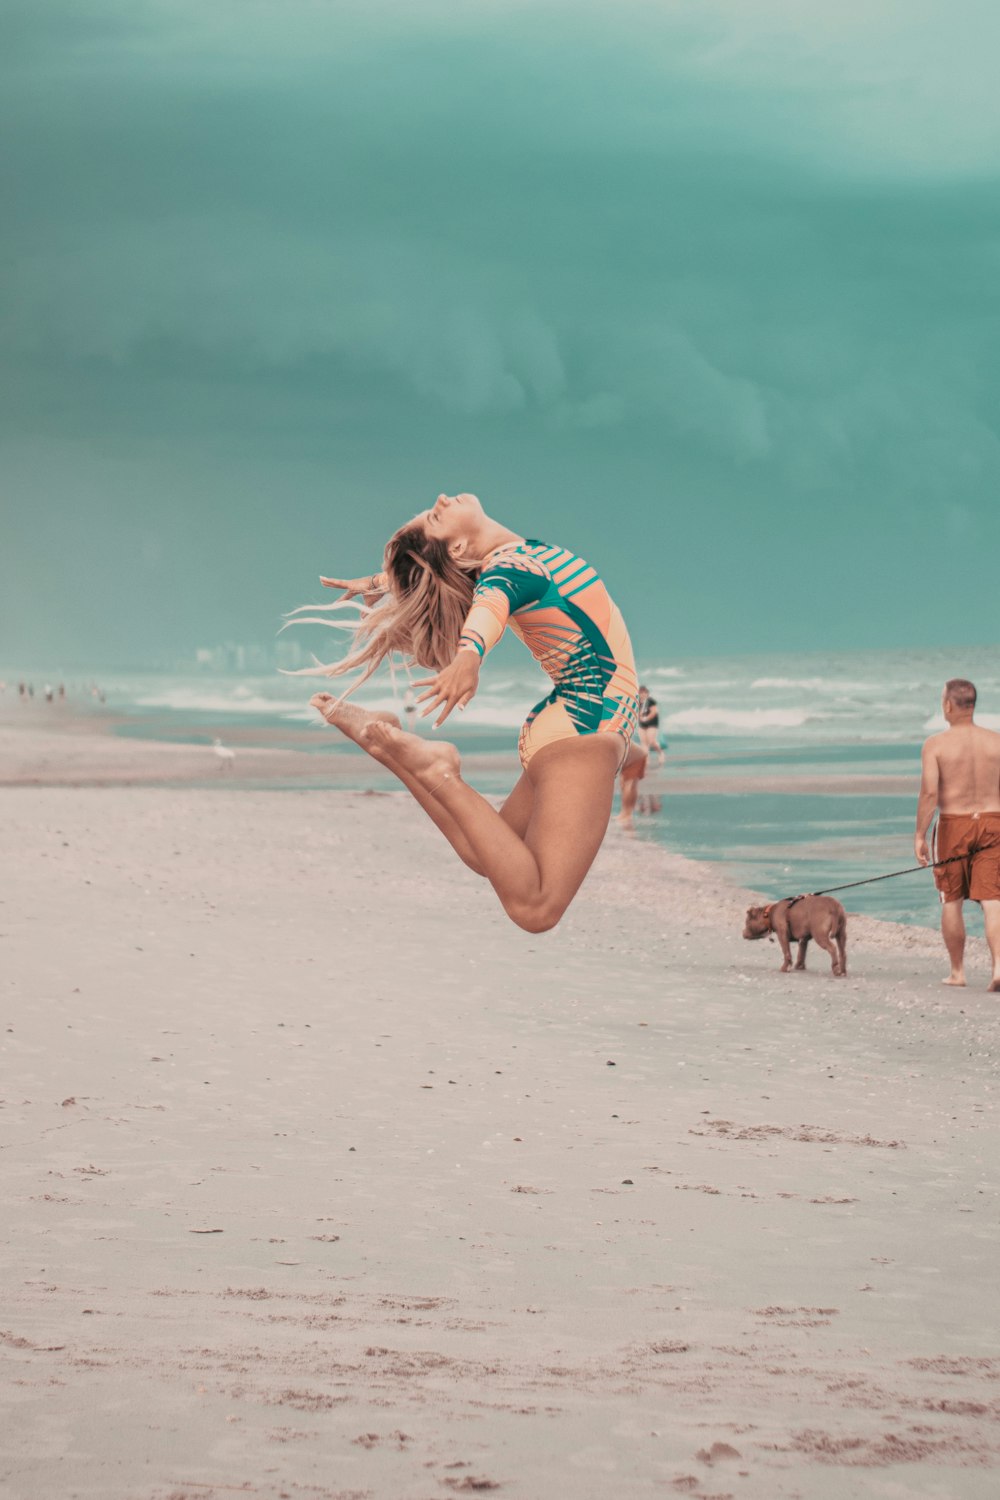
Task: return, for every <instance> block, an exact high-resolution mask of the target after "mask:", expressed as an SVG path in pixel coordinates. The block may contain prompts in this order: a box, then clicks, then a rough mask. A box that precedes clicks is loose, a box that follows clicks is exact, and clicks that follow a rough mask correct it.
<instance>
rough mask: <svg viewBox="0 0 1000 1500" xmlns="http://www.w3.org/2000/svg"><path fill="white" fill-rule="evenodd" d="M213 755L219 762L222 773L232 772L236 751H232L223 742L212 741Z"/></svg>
mask: <svg viewBox="0 0 1000 1500" xmlns="http://www.w3.org/2000/svg"><path fill="white" fill-rule="evenodd" d="M212 753H213V755H215V757H216V758H217V760H218V762H219V770H220V771H223V772H225V771H232V770H233V769H234V763H235V760H236V751H235V750H230V749H229V747H228V745H224V744H223V743H222V741H221V740H213V741H212Z"/></svg>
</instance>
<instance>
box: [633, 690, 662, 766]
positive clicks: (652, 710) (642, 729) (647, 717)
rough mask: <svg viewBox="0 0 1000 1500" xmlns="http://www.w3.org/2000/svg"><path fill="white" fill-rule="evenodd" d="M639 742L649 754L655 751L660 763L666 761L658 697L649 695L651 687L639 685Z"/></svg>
mask: <svg viewBox="0 0 1000 1500" xmlns="http://www.w3.org/2000/svg"><path fill="white" fill-rule="evenodd" d="M639 743H640V744H641V745H643V746H644V747H645V750H646V752H647V754H648V755H652V754H653V753H654V752H655V753H656V754H657V755H658V756H659V757H660V765H661V766H662V765H663V764H664V762H665V761H666V758H667V757H666V756H665V755H664V753H663V748H662V746H661V744H660V710H659V707H658V705H657V702H656V699H655V698H651V697H650V695H649V688H648V687H643V686H642V685H641V684H640V686H639Z"/></svg>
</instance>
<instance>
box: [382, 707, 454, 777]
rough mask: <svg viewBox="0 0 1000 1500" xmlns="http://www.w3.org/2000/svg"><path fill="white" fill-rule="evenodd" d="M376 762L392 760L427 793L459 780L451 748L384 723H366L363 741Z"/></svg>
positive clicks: (451, 746) (452, 746)
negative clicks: (444, 783) (452, 780)
mask: <svg viewBox="0 0 1000 1500" xmlns="http://www.w3.org/2000/svg"><path fill="white" fill-rule="evenodd" d="M362 743H363V745H364V747H365V749H366V750H367V751H368V752H369V754H370V755H374V756H375V759H376V760H381V759H383V758H385V759H387V760H391V761H392V762H393V763H394V764H395V765H398V766H402V768H403V770H404V771H408V772H409V773H410V775H411V776H413V777H414V778H415V779H416V780H417V781H419V782H420V785H421V786H422V787H424V788H425V789H426V790H427V791H428V792H436V791H437V789H438V787H439V786H440V785H441V783H442V782H443V781H447V780H448V779H449V778H454V779H455V780H457V779H458V776H459V772H460V770H461V766H462V762H461V759H460V757H459V754H458V751H457V750H456V748H455V746H454V745H449V744H447V743H446V742H441V743H439V742H438V741H436V740H425V739H422V738H421V737H420V735H419V734H407V733H406V732H405V731H404V730H402V729H399V728H398V727H396V726H395V725H393V724H390V723H388V722H387V721H386V720H384V719H382V720H375V721H374V722H372V723H370V724H368V725H367V726H366V728H365V731H364V739H363V741H362Z"/></svg>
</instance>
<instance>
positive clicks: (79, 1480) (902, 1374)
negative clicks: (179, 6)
mask: <svg viewBox="0 0 1000 1500" xmlns="http://www.w3.org/2000/svg"><path fill="white" fill-rule="evenodd" d="M11 733H16V734H18V735H19V736H20V738H19V740H18V744H19V746H20V748H19V749H16V750H13V751H12V750H11V749H10V742H9V740H8V741H7V742H6V743H0V779H2V780H4V781H5V782H7V783H8V784H7V785H5V786H4V787H3V788H0V829H2V848H3V850H4V864H5V868H6V873H7V877H8V878H7V880H6V881H5V892H4V904H3V906H2V907H0V934H2V936H0V955H2V957H0V972H2V982H3V1007H2V1012H3V1013H2V1017H0V1037H2V1041H3V1043H4V1053H3V1064H2V1080H3V1083H2V1088H0V1093H2V1096H3V1101H4V1107H3V1115H2V1120H3V1124H2V1144H3V1148H4V1149H3V1150H2V1151H0V1170H2V1172H3V1177H4V1189H5V1203H6V1212H5V1216H4V1223H3V1227H2V1229H0V1245H2V1250H3V1270H4V1274H3V1286H4V1293H3V1315H2V1317H0V1348H2V1351H3V1375H2V1377H0V1399H2V1403H3V1417H2V1420H0V1496H2V1497H3V1500H36V1497H42V1496H45V1497H52V1496H57V1497H88V1500H89V1497H101V1500H181V1497H185V1500H193V1497H196V1496H197V1497H200V1500H204V1497H210V1500H212V1497H216V1500H227V1497H230V1496H232V1495H233V1494H247V1495H254V1496H264V1497H267V1500H278V1497H281V1496H290V1497H295V1500H299V1497H323V1500H330V1497H334V1496H337V1497H342V1500H346V1497H348V1496H350V1497H357V1500H359V1497H362V1496H364V1497H373V1500H431V1497H434V1496H441V1497H444V1496H448V1495H451V1494H472V1493H487V1492H496V1493H497V1494H499V1495H509V1496H511V1497H523V1500H535V1497H538V1496H541V1495H557V1496H560V1497H562V1496H566V1497H583V1500H604V1497H607V1496H610V1495H614V1496H616V1497H617V1496H626V1497H631V1496H636V1497H638V1496H646V1495H650V1496H652V1495H690V1496H694V1497H700V1500H708V1497H714V1500H721V1497H723V1496H732V1497H734V1500H735V1497H751V1500H772V1497H802V1500H814V1497H815V1500H827V1497H830V1500H832V1497H838V1500H839V1497H844V1496H852V1497H853V1496H858V1495H860V1496H872V1497H876V1496H878V1497H907V1496H921V1497H923V1496H926V1497H932V1496H933V1497H949V1500H952V1497H959V1500H966V1497H968V1500H980V1497H982V1500H986V1497H992V1496H994V1495H995V1494H996V1492H997V1486H998V1482H1000V1476H998V1468H1000V1342H998V1339H997V1335H996V1327H997V1316H996V1314H997V1302H998V1296H997V1291H996V1282H997V1276H996V1266H997V1263H998V1253H997V1252H998V1241H1000V1226H998V1217H997V1190H996V1173H995V1163H996V1160H997V1155H998V1146H1000V1139H998V1117H997V1098H998V1094H997V1086H998V1070H997V1061H996V1038H997V1025H998V1022H997V1018H998V1014H1000V1011H998V1007H997V1002H996V1000H995V998H991V997H990V996H988V995H987V994H986V993H985V990H984V986H985V983H986V976H987V967H986V963H985V959H984V950H983V948H982V945H981V944H980V943H977V944H976V945H974V951H973V953H972V954H971V958H970V973H971V979H972V987H970V988H969V989H968V990H966V991H964V992H956V991H949V990H945V989H943V988H942V987H941V985H940V982H939V981H940V978H941V976H942V973H943V971H944V964H943V954H942V952H941V951H940V945H939V939H938V938H937V936H936V935H935V934H933V933H930V932H925V931H922V930H920V929H914V928H900V927H895V926H893V925H892V924H887V923H878V922H875V921H872V920H865V919H861V918H855V919H853V920H852V924H851V934H850V966H851V971H852V972H851V973H850V975H849V977H848V978H847V979H846V980H838V981H834V980H832V979H831V978H829V976H828V973H827V971H826V968H825V960H824V959H823V956H822V955H813V954H811V955H810V969H809V971H808V972H807V973H806V974H798V975H796V974H793V975H781V974H779V973H778V972H777V965H778V952H777V949H776V948H775V947H773V946H771V945H769V944H766V943H758V944H748V943H744V942H743V941H742V940H741V938H740V936H739V932H740V925H741V924H740V918H741V915H742V911H743V908H744V905H745V904H746V899H747V897H746V894H745V893H742V892H740V891H738V890H736V889H734V888H732V887H730V886H728V885H727V884H726V883H725V881H724V878H723V872H722V871H721V869H720V868H719V867H718V866H712V867H709V866H699V865H696V864H693V863H692V862H690V861H686V860H683V859H680V858H678V857H676V856H673V855H671V854H669V853H667V852H666V851H664V850H661V849H658V848H655V847H651V846H649V845H647V844H643V843H640V842H637V841H630V840H629V839H627V838H626V837H625V836H624V835H622V833H621V832H620V831H619V830H618V829H617V828H612V830H611V831H610V833H609V836H608V840H607V842H606V844H605V847H604V849H603V851H602V854H601V856H600V858H599V861H598V864H597V866H596V867H595V870H594V872H593V874H592V876H591V878H590V880H589V881H588V883H587V885H586V886H585V888H584V891H583V892H582V894H581V896H580V897H579V898H578V901H577V903H576V904H575V905H574V907H573V909H572V911H571V913H570V914H569V916H568V917H567V919H566V920H565V921H564V923H563V924H562V926H561V927H560V929H558V930H557V931H556V932H554V933H551V934H546V935H544V936H541V937H533V936H529V935H527V934H523V933H520V932H518V931H517V930H516V929H514V928H513V927H512V926H511V925H510V924H509V923H508V922H507V920H506V918H504V917H503V916H502V915H501V914H500V913H499V910H498V908H497V905H496V902H495V899H494V898H493V896H492V893H491V892H490V891H489V889H488V888H487V887H486V886H485V885H484V884H483V883H482V882H480V881H478V880H476V878H475V877H473V876H472V875H471V874H469V872H468V871H466V870H465V869H464V867H463V866H461V865H460V864H459V863H458V862H457V861H456V860H455V859H454V857H453V856H452V855H451V853H450V851H449V850H448V849H447V847H446V846H445V845H444V844H443V843H442V842H441V840H440V838H439V836H438V835H437V834H436V833H435V831H434V830H433V829H432V828H430V827H429V826H428V825H427V823H426V821H425V820H424V819H423V817H422V815H421V814H420V813H419V811H418V810H417V809H415V808H414V806H413V805H412V803H410V802H409V801H408V800H407V799H406V798H405V797H404V796H398V795H391V796H387V795H381V794H379V793H378V792H371V791H370V792H369V793H368V794H365V793H363V792H357V793H352V792H347V791H342V790H341V791H338V790H336V789H332V790H327V789H314V788H312V787H309V786H303V787H301V788H295V789H291V790H282V791H277V790H269V789H266V788H265V789H262V788H259V787H254V786H252V785H249V786H248V785H247V784H245V783H241V782H239V781H238V780H236V779H235V778H234V780H233V782H232V784H230V783H228V782H227V783H222V782H220V783H219V784H218V785H215V786H201V785H188V786H184V785H175V784H161V785H126V784H122V783H123V782H126V781H128V780H129V779H130V763H129V761H128V752H127V751H121V750H118V749H115V750H108V746H109V745H110V744H112V743H115V744H123V745H125V746H126V747H129V748H130V753H131V754H132V756H133V757H134V761H133V762H132V763H131V770H132V771H133V772H134V773H135V779H136V780H137V781H141V780H143V779H144V778H143V777H142V776H140V775H139V772H138V770H137V767H138V766H139V764H140V762H141V761H142V757H143V756H145V755H147V754H148V755H150V757H151V758H152V759H151V760H150V762H148V763H147V764H152V760H153V759H155V758H156V756H157V755H159V754H160V752H161V751H162V750H163V748H164V747H154V750H146V749H142V748H139V749H137V748H136V747H135V743H134V742H129V741H117V742H112V741H107V740H102V737H101V736H99V735H98V736H90V738H91V740H92V742H93V743H92V748H91V750H90V751H87V752H84V751H83V749H82V740H83V738H84V736H79V737H77V736H69V738H68V739H67V737H66V736H63V737H62V741H63V744H64V745H65V746H66V755H65V757H64V759H65V758H66V757H70V758H71V754H80V755H84V754H89V755H92V756H93V757H94V760H93V761H92V762H91V763H90V765H89V772H88V774H89V775H90V776H93V777H95V779H97V780H100V779H101V778H102V776H103V779H104V781H105V782H106V783H107V784H103V785H96V786H81V785H75V786H73V785H58V784H56V785H11V784H10V783H11V782H13V781H15V780H16V777H17V776H18V775H23V774H24V770H23V768H24V765H25V762H26V761H27V762H30V763H33V764H35V765H36V766H37V762H38V759H39V757H40V755H41V754H42V752H43V750H44V751H45V753H48V754H53V755H55V756H56V764H55V766H54V767H53V766H50V767H49V769H48V771H47V772H46V776H47V778H48V779H49V780H50V781H58V780H59V779H60V776H61V775H67V774H68V773H67V768H66V765H65V764H63V765H60V764H59V763H58V762H59V753H60V752H59V751H58V750H57V749H55V748H53V747H52V746H51V745H49V746H48V748H47V749H46V747H45V746H43V745H42V744H41V742H39V743H38V745H36V747H35V749H34V750H31V748H30V746H29V745H28V744H27V741H26V739H25V732H24V731H23V730H20V731H11ZM69 740H72V742H73V746H75V748H74V749H72V752H71V750H70V748H69ZM190 748H191V747H178V748H177V756H178V760H181V759H183V758H184V755H186V754H187V752H188V751H190ZM166 749H167V751H168V753H169V754H172V753H173V749H174V747H166ZM105 750H108V756H116V757H117V756H122V757H123V758H122V759H121V760H116V761H115V762H114V765H113V766H112V764H111V762H110V760H109V759H108V758H107V757H105V758H103V759H102V756H103V754H104V751H105ZM154 751H155V754H154ZM261 753H262V754H263V753H265V752H261ZM13 757H18V759H17V762H16V764H17V766H20V767H21V770H20V771H19V770H17V769H16V767H15V764H14V759H13ZM309 758H310V759H311V760H312V759H315V758H314V757H309ZM330 759H331V761H332V760H334V759H335V757H331V758H330ZM159 763H160V765H161V766H163V765H165V764H166V761H165V760H164V759H162V758H161V759H160V762H159ZM101 767H103V771H102V770H101ZM95 768H96V769H95ZM323 773H326V774H327V777H328V785H329V783H330V782H332V781H333V776H332V775H331V774H329V773H330V766H329V764H327V765H324V766H323ZM264 774H265V773H264V772H261V776H262V777H263V776H264ZM280 774H281V776H282V779H284V772H283V771H282V772H281V773H280ZM313 774H315V772H314V773H313ZM81 779H83V780H86V779H87V778H85V777H81ZM157 779H162V780H163V782H164V783H168V782H171V781H173V780H174V778H173V777H172V776H166V775H163V776H162V777H160V778H157Z"/></svg>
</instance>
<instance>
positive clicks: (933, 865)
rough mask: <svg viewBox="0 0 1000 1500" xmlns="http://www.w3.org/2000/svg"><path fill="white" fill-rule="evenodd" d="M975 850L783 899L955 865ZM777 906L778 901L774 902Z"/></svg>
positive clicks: (791, 902)
mask: <svg viewBox="0 0 1000 1500" xmlns="http://www.w3.org/2000/svg"><path fill="white" fill-rule="evenodd" d="M974 853H975V850H969V852H968V853H967V854H952V855H951V856H950V857H949V858H948V859H935V860H932V861H931V862H930V863H929V864H926V865H910V867H909V869H907V870H892V871H891V872H890V873H889V874H888V875H869V877H868V879H867V880H849V881H848V883H847V884H846V885H828V886H827V888H826V890H824V891H803V892H802V894H801V896H791V897H789V896H784V897H783V898H782V899H783V900H785V901H788V902H789V905H790V906H794V905H795V903H796V902H797V901H804V900H805V898H806V897H807V896H832V895H833V894H834V892H835V891H853V890H854V888H855V887H856V886H859V885H875V884H877V882H878V881H880V880H895V879H897V877H898V876H900V875H915V874H916V873H917V871H918V870H936V869H937V868H938V866H939V865H953V864H956V863H957V862H958V861H959V860H960V859H971V858H972V855H973V854H974ZM774 904H775V906H777V904H778V903H777V902H775V903H774Z"/></svg>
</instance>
